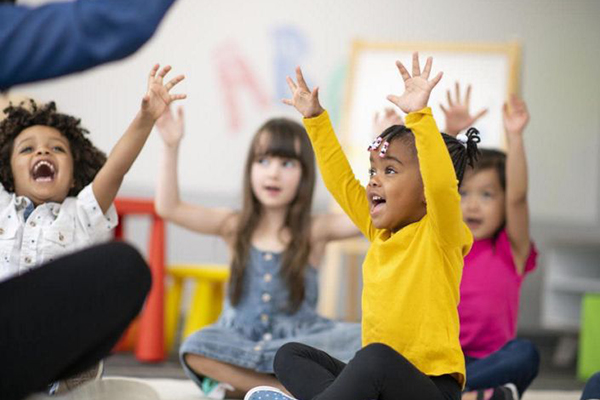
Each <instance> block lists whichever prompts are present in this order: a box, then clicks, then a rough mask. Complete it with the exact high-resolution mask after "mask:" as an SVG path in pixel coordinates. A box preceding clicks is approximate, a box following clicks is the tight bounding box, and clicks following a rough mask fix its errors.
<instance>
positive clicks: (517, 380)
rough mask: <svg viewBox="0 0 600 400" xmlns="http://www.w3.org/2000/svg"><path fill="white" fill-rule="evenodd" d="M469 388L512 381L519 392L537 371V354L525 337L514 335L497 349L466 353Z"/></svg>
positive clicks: (521, 392) (485, 387) (484, 387)
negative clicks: (476, 355)
mask: <svg viewBox="0 0 600 400" xmlns="http://www.w3.org/2000/svg"><path fill="white" fill-rule="evenodd" d="M465 360H466V364H467V385H466V386H467V387H466V388H465V391H468V390H478V389H488V388H493V387H497V386H502V385H505V384H507V383H513V384H514V385H515V386H516V387H517V390H518V391H519V395H520V396H523V393H524V392H525V390H526V389H527V387H529V385H530V384H531V382H533V380H534V379H535V377H536V376H537V374H538V370H539V367H540V355H539V352H538V350H537V348H536V347H535V346H534V345H533V343H531V342H530V341H528V340H523V339H513V340H511V341H510V342H508V343H507V344H505V345H504V347H502V348H501V349H500V350H498V351H497V352H495V353H492V354H490V355H489V356H487V357H484V358H479V359H478V358H472V357H465Z"/></svg>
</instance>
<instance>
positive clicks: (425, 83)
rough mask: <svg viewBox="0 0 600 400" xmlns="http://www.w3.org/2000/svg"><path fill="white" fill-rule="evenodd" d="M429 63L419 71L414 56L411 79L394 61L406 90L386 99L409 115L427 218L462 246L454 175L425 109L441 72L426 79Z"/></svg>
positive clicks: (451, 241)
mask: <svg viewBox="0 0 600 400" xmlns="http://www.w3.org/2000/svg"><path fill="white" fill-rule="evenodd" d="M432 63H433V59H432V58H431V57H429V58H428V59H427V62H426V64H425V68H423V71H422V72H421V68H420V65H419V55H418V53H414V54H413V67H412V76H411V74H410V73H409V72H408V71H407V70H406V68H405V67H404V65H402V63H401V62H400V61H397V62H396V65H397V67H398V70H399V71H400V74H401V75H402V79H403V80H404V85H405V90H404V93H402V95H400V96H394V95H390V96H388V100H390V101H391V102H392V103H394V104H396V105H397V106H398V107H399V108H400V109H401V110H402V111H404V112H405V113H407V114H408V115H407V116H406V127H407V128H409V129H410V130H411V131H412V132H413V133H414V135H415V143H416V147H417V155H418V157H419V168H420V170H421V177H422V179H423V186H424V190H425V201H426V203H427V215H428V217H429V218H430V221H431V222H432V224H433V226H434V229H435V230H436V231H437V232H438V234H439V237H440V239H441V240H442V241H444V242H445V243H447V244H451V245H454V244H456V245H462V244H464V242H465V240H464V234H465V230H466V227H465V226H464V223H463V221H462V216H461V210H460V196H459V194H458V180H457V178H456V172H455V171H454V166H453V164H452V160H451V159H450V154H449V152H448V149H447V148H446V145H445V144H444V140H443V139H442V135H441V134H440V132H439V130H438V128H437V125H436V124H435V120H434V119H433V116H432V113H431V109H430V108H429V107H427V102H428V101H429V96H430V94H431V91H432V89H433V88H434V87H435V86H436V85H437V84H438V82H439V81H440V79H442V73H441V72H440V73H438V74H437V75H436V76H435V77H434V78H432V79H429V75H430V73H431V66H432Z"/></svg>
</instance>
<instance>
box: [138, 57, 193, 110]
mask: <svg viewBox="0 0 600 400" xmlns="http://www.w3.org/2000/svg"><path fill="white" fill-rule="evenodd" d="M159 67H160V66H159V65H158V64H156V65H155V66H154V67H153V68H152V70H151V71H150V75H149V76H148V91H147V92H146V95H145V96H144V98H143V99H142V112H143V113H144V114H146V115H148V116H149V117H151V118H152V119H154V120H156V119H158V118H159V117H160V116H161V115H162V114H163V112H164V111H165V110H166V109H167V108H168V107H169V104H171V103H172V102H173V101H175V100H181V99H185V98H186V95H185V94H170V93H169V92H170V91H171V89H173V87H174V86H175V85H177V84H178V83H179V82H181V81H182V80H183V79H184V76H183V75H178V76H176V77H175V78H173V79H171V80H170V81H169V82H168V83H167V84H166V85H165V84H164V83H163V80H164V78H165V76H166V75H167V73H168V72H169V71H170V70H171V66H169V65H167V66H166V67H164V68H163V69H162V70H161V71H160V72H158V69H159ZM157 72H158V74H157Z"/></svg>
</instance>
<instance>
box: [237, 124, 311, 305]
mask: <svg viewBox="0 0 600 400" xmlns="http://www.w3.org/2000/svg"><path fill="white" fill-rule="evenodd" d="M265 136H266V137H267V139H268V140H267V141H266V142H267V143H268V144H267V145H266V146H264V145H262V146H261V142H263V143H264V141H262V140H261V139H262V138H263V137H265ZM265 156H275V157H284V158H292V159H295V160H298V161H299V162H300V166H301V168H302V177H301V179H300V183H299V185H298V191H297V193H296V196H295V197H294V199H293V200H292V202H291V203H290V204H289V207H288V211H287V215H286V218H285V223H284V225H283V226H282V227H281V230H284V229H289V231H290V232H291V233H292V234H293V238H292V240H290V243H289V244H288V245H287V248H286V249H285V251H284V252H283V256H282V259H281V273H282V275H283V277H284V278H285V281H286V283H287V286H288V289H289V291H290V297H289V309H290V311H292V312H294V311H296V310H297V309H298V307H300V304H301V303H302V301H303V300H304V290H305V287H304V270H305V268H306V266H307V265H308V256H309V254H310V227H311V218H310V214H311V207H312V197H313V191H314V186H315V156H314V153H313V150H312V146H311V144H310V141H309V140H308V136H307V134H306V131H305V130H304V128H303V127H302V126H301V125H300V124H298V123H297V122H294V121H292V120H289V119H286V118H276V119H271V120H268V121H267V122H266V123H265V124H264V125H262V126H261V127H260V128H259V129H258V131H257V132H256V134H255V135H254V138H253V139H252V143H251V144H250V149H249V151H248V156H247V158H246V166H245V169H244V183H243V198H244V200H243V201H244V203H243V206H242V210H241V211H240V214H239V222H238V226H237V230H236V232H235V238H234V250H233V257H232V261H231V278H230V281H229V283H230V285H229V286H230V290H229V296H230V300H231V303H232V304H233V305H236V304H238V303H239V301H240V299H241V296H242V290H243V285H242V282H243V279H244V270H245V268H246V263H247V262H248V256H249V253H250V248H251V246H252V244H251V238H252V234H253V233H254V230H255V229H256V227H257V225H258V222H259V220H260V218H261V216H262V211H263V210H262V205H261V203H260V202H259V201H258V199H257V198H256V196H255V194H254V192H253V191H252V182H251V177H250V171H251V169H252V164H253V163H254V162H255V161H256V160H257V159H258V158H261V157H265Z"/></svg>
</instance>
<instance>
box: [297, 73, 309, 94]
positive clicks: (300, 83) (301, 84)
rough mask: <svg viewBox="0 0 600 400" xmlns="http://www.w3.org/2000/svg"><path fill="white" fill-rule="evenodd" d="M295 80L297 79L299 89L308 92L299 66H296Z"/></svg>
mask: <svg viewBox="0 0 600 400" xmlns="http://www.w3.org/2000/svg"><path fill="white" fill-rule="evenodd" d="M296 80H297V81H298V86H299V87H300V89H303V90H306V91H307V92H310V90H308V85H307V84H306V81H305V80H304V75H302V70H301V69H300V67H297V68H296Z"/></svg>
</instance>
